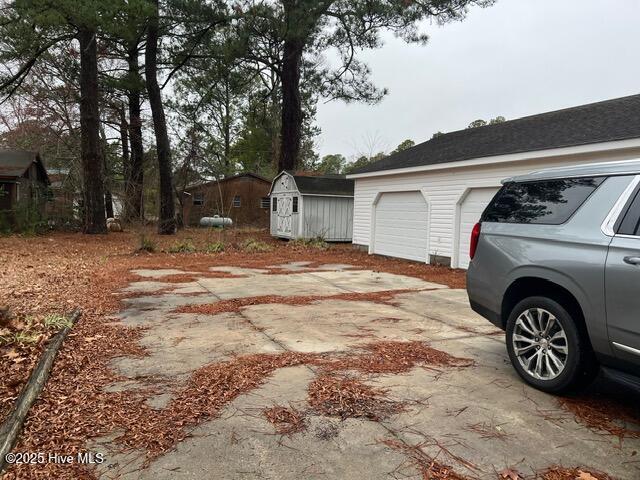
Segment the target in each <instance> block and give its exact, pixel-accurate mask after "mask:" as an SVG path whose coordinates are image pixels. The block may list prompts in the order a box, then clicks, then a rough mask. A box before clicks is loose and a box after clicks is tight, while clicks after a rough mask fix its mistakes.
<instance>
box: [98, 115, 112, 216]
mask: <svg viewBox="0 0 640 480" xmlns="http://www.w3.org/2000/svg"><path fill="white" fill-rule="evenodd" d="M100 140H101V144H102V147H101V149H100V153H101V156H102V171H103V172H104V208H105V213H106V214H107V218H113V217H114V215H113V195H111V172H110V171H109V164H108V163H107V136H106V134H105V133H104V128H103V127H100Z"/></svg>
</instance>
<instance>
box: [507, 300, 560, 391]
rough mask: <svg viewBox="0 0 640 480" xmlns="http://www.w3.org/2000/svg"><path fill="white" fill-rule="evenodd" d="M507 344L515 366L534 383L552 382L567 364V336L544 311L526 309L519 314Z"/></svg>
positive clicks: (554, 318) (554, 319) (548, 313)
mask: <svg viewBox="0 0 640 480" xmlns="http://www.w3.org/2000/svg"><path fill="white" fill-rule="evenodd" d="M511 341H512V342H513V351H514V353H515V356H516V358H517V359H518V362H520V365H521V366H522V368H523V369H524V370H525V371H526V372H527V373H528V374H529V375H531V376H532V377H533V378H535V379H538V380H553V379H554V378H556V377H557V376H558V375H560V374H561V373H562V371H563V370H564V367H565V366H566V364H567V359H568V357H569V343H568V342H567V335H566V334H565V331H564V328H562V324H561V323H560V321H559V320H558V319H557V318H556V317H555V316H554V315H553V314H551V313H550V312H548V311H547V310H544V309H542V308H530V309H528V310H525V311H524V312H522V313H521V314H520V316H519V317H518V319H517V320H516V324H515V328H514V329H513V336H512V339H511Z"/></svg>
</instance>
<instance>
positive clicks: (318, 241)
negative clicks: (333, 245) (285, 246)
mask: <svg viewBox="0 0 640 480" xmlns="http://www.w3.org/2000/svg"><path fill="white" fill-rule="evenodd" d="M291 244H292V245H293V246H294V247H297V246H300V247H306V248H315V249H317V250H328V249H329V244H328V243H327V242H325V241H324V238H322V237H314V238H299V239H297V240H293V241H292V242H291Z"/></svg>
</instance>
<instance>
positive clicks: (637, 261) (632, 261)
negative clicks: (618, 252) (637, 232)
mask: <svg viewBox="0 0 640 480" xmlns="http://www.w3.org/2000/svg"><path fill="white" fill-rule="evenodd" d="M624 261H625V263H628V264H629V265H640V257H624Z"/></svg>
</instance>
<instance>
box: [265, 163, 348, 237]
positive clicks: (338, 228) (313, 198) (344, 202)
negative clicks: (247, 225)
mask: <svg viewBox="0 0 640 480" xmlns="http://www.w3.org/2000/svg"><path fill="white" fill-rule="evenodd" d="M269 196H270V198H271V235H273V236H274V237H278V238H288V239H298V238H304V239H311V238H322V239H323V240H325V241H328V242H350V241H351V239H352V231H353V180H348V179H346V178H345V177H344V176H342V175H324V176H305V175H295V174H292V173H290V172H281V173H280V174H279V175H278V176H276V178H275V179H274V180H273V184H272V186H271V191H270V192H269Z"/></svg>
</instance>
